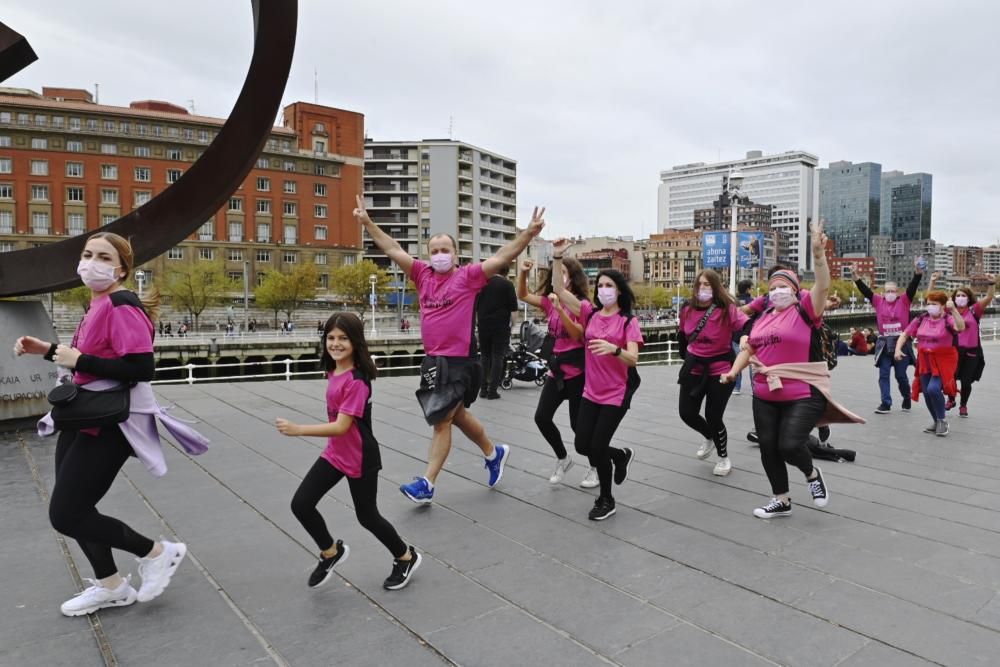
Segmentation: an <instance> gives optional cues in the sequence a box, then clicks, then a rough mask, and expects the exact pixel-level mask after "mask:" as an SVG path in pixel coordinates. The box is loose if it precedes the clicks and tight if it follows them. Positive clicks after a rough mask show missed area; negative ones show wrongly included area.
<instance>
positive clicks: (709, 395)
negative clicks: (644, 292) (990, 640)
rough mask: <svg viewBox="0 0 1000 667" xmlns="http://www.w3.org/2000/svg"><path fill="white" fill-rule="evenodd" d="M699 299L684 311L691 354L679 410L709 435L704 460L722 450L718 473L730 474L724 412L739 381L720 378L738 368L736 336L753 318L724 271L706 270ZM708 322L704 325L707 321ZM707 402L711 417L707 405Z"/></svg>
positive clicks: (697, 288) (697, 284)
mask: <svg viewBox="0 0 1000 667" xmlns="http://www.w3.org/2000/svg"><path fill="white" fill-rule="evenodd" d="M692 293H693V294H694V299H692V301H691V302H689V303H686V304H684V306H682V307H681V312H680V317H679V320H680V324H679V328H680V331H682V332H683V333H684V336H685V337H686V338H687V341H688V343H687V354H686V355H685V358H684V365H683V366H681V370H680V372H679V373H678V378H677V383H678V384H679V385H681V390H680V394H679V395H678V403H677V409H678V412H679V413H680V417H681V420H683V421H684V423H685V424H687V425H688V426H690V427H691V428H692V429H694V430H695V431H697V432H698V433H699V434H700V435H701V437H702V438H703V439H704V440H703V443H702V445H701V447H699V448H698V451H697V453H696V454H695V456H697V457H698V458H699V459H702V460H704V459H707V458H708V457H709V456H711V455H712V452H718V455H719V461H718V463H716V465H715V468H714V470H713V471H712V473H713V474H715V475H720V476H725V475H728V474H729V472H730V471H731V470H732V463H730V461H729V453H728V449H727V444H728V441H729V435H728V432H727V431H726V425H725V423H723V421H722V416H723V415H724V414H725V412H726V405H727V404H728V403H729V397H730V396H731V395H732V393H733V384H731V383H721V382H719V377H720V376H721V375H723V374H725V373H727V372H728V371H729V370H730V369H731V368H732V366H733V364H732V362H733V359H734V358H735V355H734V354H733V342H732V341H733V335H734V334H736V333H738V332H741V331H742V330H743V328H744V326H745V325H746V323H747V322H749V321H750V318H748V317H747V316H746V315H744V314H743V313H742V312H741V311H740V309H739V308H737V306H736V302H735V300H734V299H733V297H731V296H730V295H729V292H727V291H726V288H724V287H723V286H722V280H721V279H720V278H719V274H718V273H716V272H715V271H713V270H712V269H705V270H704V271H702V272H701V273H699V274H698V276H697V277H696V278H695V281H694V288H693V290H692ZM703 321H704V324H702V322H703ZM702 402H704V403H705V416H704V417H702V416H701V405H702Z"/></svg>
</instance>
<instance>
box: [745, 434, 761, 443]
mask: <svg viewBox="0 0 1000 667" xmlns="http://www.w3.org/2000/svg"><path fill="white" fill-rule="evenodd" d="M747 440H749V441H750V442H752V443H753V444H755V445H756V444H758V443H760V439H759V438H758V437H757V431H747Z"/></svg>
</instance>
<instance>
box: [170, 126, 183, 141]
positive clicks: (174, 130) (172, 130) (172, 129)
mask: <svg viewBox="0 0 1000 667" xmlns="http://www.w3.org/2000/svg"><path fill="white" fill-rule="evenodd" d="M180 135H181V133H180V131H179V130H178V129H177V128H176V127H168V128H167V136H168V137H174V138H175V139H176V138H177V137H179V136H180Z"/></svg>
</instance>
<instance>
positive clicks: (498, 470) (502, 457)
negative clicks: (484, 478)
mask: <svg viewBox="0 0 1000 667" xmlns="http://www.w3.org/2000/svg"><path fill="white" fill-rule="evenodd" d="M495 449H496V456H495V457H493V460H492V461H489V460H487V461H486V469H487V470H489V471H490V482H489V484H490V488H493V487H494V486H496V485H497V483H498V482H499V481H500V478H501V477H503V466H504V464H505V463H507V457H508V456H510V446H509V445H497V446H496V447H495Z"/></svg>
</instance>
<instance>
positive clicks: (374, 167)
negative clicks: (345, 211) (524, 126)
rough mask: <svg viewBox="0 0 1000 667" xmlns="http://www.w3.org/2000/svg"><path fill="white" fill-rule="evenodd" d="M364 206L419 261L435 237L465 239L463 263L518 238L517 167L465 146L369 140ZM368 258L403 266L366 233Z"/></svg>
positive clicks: (395, 271) (462, 242)
mask: <svg viewBox="0 0 1000 667" xmlns="http://www.w3.org/2000/svg"><path fill="white" fill-rule="evenodd" d="M363 187H364V196H365V205H366V206H367V207H368V212H369V214H370V215H371V217H372V220H373V221H374V222H376V223H377V224H378V225H379V227H381V228H382V229H383V230H385V232H386V233H387V234H389V235H390V236H392V237H393V238H394V239H396V240H397V241H399V243H400V244H401V245H402V246H403V248H404V249H406V251H407V252H409V253H410V254H411V255H412V256H414V257H426V256H427V245H426V242H427V240H428V239H430V237H431V236H434V235H435V234H451V235H452V236H453V237H454V238H455V239H456V241H458V257H459V261H460V262H461V263H463V264H464V263H467V262H472V261H480V260H483V259H486V258H487V257H489V256H490V255H492V254H493V253H495V252H496V251H497V250H499V249H500V247H501V246H503V245H504V244H505V243H507V242H508V241H511V240H513V238H514V236H515V235H516V232H517V230H516V228H515V221H516V214H517V203H516V198H517V163H516V162H515V161H514V160H511V159H510V158H507V157H504V156H502V155H498V154H496V153H491V152H489V151H485V150H483V149H481V148H477V147H475V146H472V145H470V144H466V143H463V142H461V141H452V140H449V139H425V140H423V141H371V140H368V141H366V142H365V169H364V186H363ZM364 245H365V257H366V258H368V259H371V260H373V261H375V263H376V264H378V265H379V266H381V267H383V268H385V269H387V270H388V271H390V273H392V274H393V275H394V276H396V277H397V278H398V271H399V267H397V266H396V265H395V264H393V263H392V262H391V261H390V260H389V258H388V257H386V256H385V255H384V254H382V252H381V251H380V250H379V249H378V248H376V247H374V244H373V243H372V241H371V238H370V237H369V236H368V235H367V234H365V235H364Z"/></svg>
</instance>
